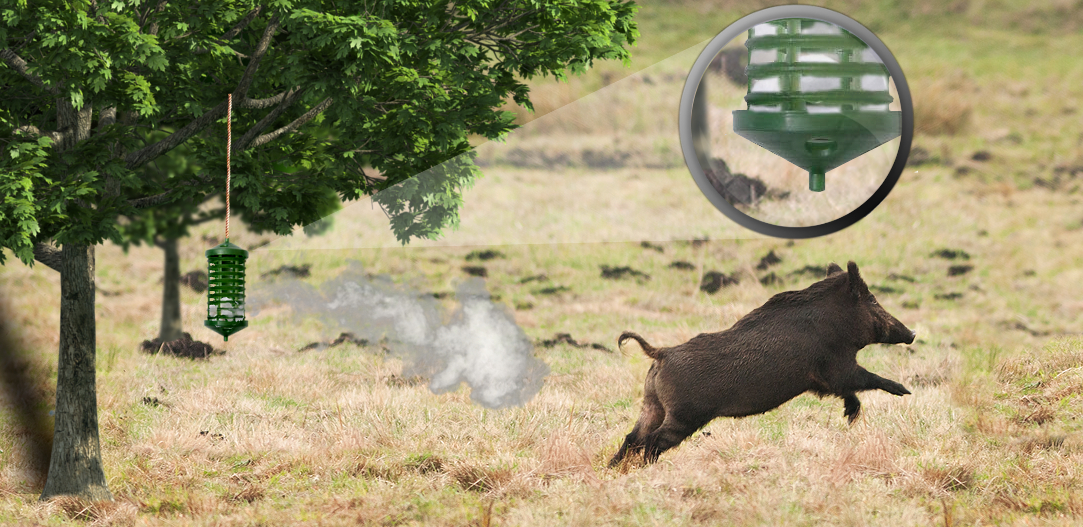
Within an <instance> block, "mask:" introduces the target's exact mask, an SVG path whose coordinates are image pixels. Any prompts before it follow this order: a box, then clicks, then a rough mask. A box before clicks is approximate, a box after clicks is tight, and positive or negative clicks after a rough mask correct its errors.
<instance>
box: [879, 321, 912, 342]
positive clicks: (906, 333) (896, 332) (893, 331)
mask: <svg viewBox="0 0 1083 527" xmlns="http://www.w3.org/2000/svg"><path fill="white" fill-rule="evenodd" d="M917 336H918V332H917V331H913V330H911V329H910V328H908V327H906V326H904V325H903V323H902V322H899V321H898V320H896V321H895V323H894V324H892V325H891V326H890V327H889V328H888V331H887V335H885V336H884V338H883V339H882V340H881V343H883V344H913V343H914V338H916V337H917Z"/></svg>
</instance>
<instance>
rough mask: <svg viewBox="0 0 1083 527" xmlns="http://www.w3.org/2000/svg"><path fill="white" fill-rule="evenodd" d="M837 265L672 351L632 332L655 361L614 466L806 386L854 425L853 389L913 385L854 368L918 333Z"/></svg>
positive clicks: (654, 454) (857, 406)
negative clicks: (877, 348) (875, 350)
mask: <svg viewBox="0 0 1083 527" xmlns="http://www.w3.org/2000/svg"><path fill="white" fill-rule="evenodd" d="M847 267H848V268H847V272H843V270H842V268H841V267H839V266H838V265H837V264H834V263H832V264H831V265H830V266H829V267H828V269H827V278H825V279H823V280H821V281H819V282H816V283H815V284H812V285H810V286H809V287H808V288H806V289H803V290H801V291H787V292H784V293H779V294H777V295H775V296H773V297H771V299H770V300H768V301H767V303H766V304H764V305H763V306H761V307H759V308H758V309H756V310H754V311H752V312H751V313H749V314H747V315H745V316H744V317H743V318H741V319H740V320H738V321H737V323H735V324H734V325H733V327H731V328H729V329H727V330H725V331H721V332H718V333H701V334H700V335H697V336H696V337H693V338H692V339H691V340H689V341H688V342H685V343H684V344H681V345H679V346H674V347H671V348H655V347H653V346H651V345H650V344H648V343H647V341H646V340H644V339H643V338H642V337H640V336H639V335H637V334H635V333H631V332H627V331H626V332H624V333H623V334H621V336H620V337H619V338H618V339H617V346H618V347H619V346H621V345H622V344H623V343H624V341H625V340H628V339H633V340H635V341H637V342H639V345H640V347H642V348H643V352H644V353H646V354H647V356H648V357H651V358H652V359H654V362H653V363H652V364H651V367H650V370H649V371H648V372H647V379H646V382H645V384H644V389H643V392H644V396H643V410H642V412H641V413H640V416H639V421H638V422H636V424H635V427H634V428H632V432H631V433H630V434H628V435H627V436H626V437H625V438H624V444H623V445H622V446H621V447H620V450H619V451H618V452H617V454H616V455H615V456H613V459H612V460H611V461H610V462H609V466H610V467H612V466H615V465H617V464H618V463H620V461H621V460H622V459H624V457H625V456H626V455H628V454H629V453H639V452H642V453H643V456H644V459H645V461H646V462H648V463H651V462H654V461H656V460H657V459H658V456H659V454H661V453H662V452H665V451H666V450H669V449H670V448H673V447H674V446H677V445H678V444H680V443H681V441H684V439H685V438H686V437H688V436H690V435H692V434H693V433H695V431H696V430H698V429H700V428H701V427H703V426H704V425H706V424H707V423H708V422H710V421H711V420H712V419H714V418H715V417H720V416H729V417H744V416H747V415H754V414H761V413H764V412H767V411H769V410H773V409H775V408H778V407H779V406H780V405H782V404H783V403H785V402H786V401H789V400H790V399H793V398H794V397H797V396H798V395H800V394H802V393H805V392H812V393H814V394H817V395H819V396H820V397H823V396H825V395H835V396H838V397H841V398H842V399H843V403H844V408H845V410H844V412H843V415H844V416H846V417H848V418H849V422H850V423H851V424H852V423H853V422H854V420H855V419H856V418H857V415H858V412H860V411H861V401H859V400H858V398H857V395H856V393H857V392H859V391H864V390H884V391H886V392H888V393H892V394H895V395H900V396H901V395H906V394H909V393H910V391H909V390H907V389H906V388H905V387H903V385H901V384H899V383H897V382H895V381H892V380H890V379H885V378H883V377H880V376H879V375H876V374H875V373H871V372H869V371H868V370H866V369H865V368H862V367H861V366H859V365H858V364H857V352H858V350H860V349H861V348H864V347H865V346H867V345H869V344H874V343H883V344H900V343H905V344H910V343H912V342H914V337H915V333H914V332H913V331H911V330H910V329H909V328H907V327H906V326H905V325H903V323H902V322H899V320H898V319H896V318H895V317H893V316H891V315H890V314H888V312H887V311H885V310H884V308H882V307H880V304H878V303H877V302H876V298H875V297H874V296H873V295H872V293H871V292H869V287H868V286H867V285H866V284H865V281H864V280H862V278H861V274H860V273H859V272H858V268H857V264H855V263H854V262H850V263H849V264H848V266H847Z"/></svg>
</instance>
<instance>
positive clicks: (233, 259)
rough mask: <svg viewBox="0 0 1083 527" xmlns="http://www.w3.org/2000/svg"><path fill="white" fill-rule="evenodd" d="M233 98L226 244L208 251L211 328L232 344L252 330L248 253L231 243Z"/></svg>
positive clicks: (228, 116)
mask: <svg viewBox="0 0 1083 527" xmlns="http://www.w3.org/2000/svg"><path fill="white" fill-rule="evenodd" d="M232 117H233V95H230V96H229V103H228V106H227V110H226V241H224V242H222V245H219V246H218V247H215V248H213V249H209V250H207V252H206V254H207V275H208V284H207V320H205V321H204V322H203V325H204V326H207V327H208V328H211V329H212V330H214V331H215V332H216V333H218V334H219V335H222V337H223V338H224V339H225V340H226V341H229V336H230V335H232V334H234V333H236V332H238V331H240V330H242V329H244V328H246V327H248V321H247V320H245V319H244V265H245V261H246V260H248V251H246V250H244V249H241V248H240V247H237V246H236V245H233V244H232V243H229V183H230V181H229V179H230V176H229V151H230V149H231V148H232V144H231V143H232V138H233V127H232V124H231V122H230V121H231V120H232Z"/></svg>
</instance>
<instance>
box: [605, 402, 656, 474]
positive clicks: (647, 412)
mask: <svg viewBox="0 0 1083 527" xmlns="http://www.w3.org/2000/svg"><path fill="white" fill-rule="evenodd" d="M665 417H666V411H665V409H664V408H662V404H661V403H660V402H658V397H657V396H655V395H654V394H653V393H648V394H647V395H646V396H645V397H644V398H643V411H642V412H641V413H640V414H639V421H637V422H636V425H635V427H633V428H632V432H631V433H630V434H628V435H627V436H624V444H623V445H621V447H620V450H618V451H617V455H615V456H613V459H611V460H609V467H610V468H612V467H615V466H617V465H618V464H620V462H621V460H622V459H624V456H626V455H628V454H629V453H631V454H636V453H639V452H640V451H641V450H643V445H644V444H645V441H646V439H647V436H648V435H649V434H650V433H651V432H654V431H655V429H657V428H658V426H659V425H661V424H662V421H663V420H664V419H665Z"/></svg>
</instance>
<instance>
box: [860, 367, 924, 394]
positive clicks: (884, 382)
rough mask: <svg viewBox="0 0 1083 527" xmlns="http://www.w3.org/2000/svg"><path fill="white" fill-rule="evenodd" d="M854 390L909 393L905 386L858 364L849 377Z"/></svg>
mask: <svg viewBox="0 0 1083 527" xmlns="http://www.w3.org/2000/svg"><path fill="white" fill-rule="evenodd" d="M850 378H851V380H852V385H853V387H854V391H862V390H883V391H885V392H887V393H890V394H892V395H899V396H902V395H909V394H910V390H907V389H906V387H905V386H903V385H901V384H899V383H897V382H895V381H893V380H891V379H885V378H883V377H881V376H879V375H877V374H875V373H873V372H871V371H869V370H866V369H865V368H862V367H861V366H858V367H857V368H856V369H855V370H854V373H853V375H852V376H851V377H850Z"/></svg>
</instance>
